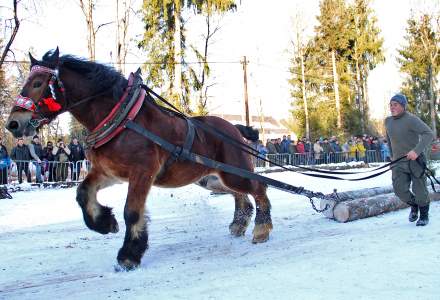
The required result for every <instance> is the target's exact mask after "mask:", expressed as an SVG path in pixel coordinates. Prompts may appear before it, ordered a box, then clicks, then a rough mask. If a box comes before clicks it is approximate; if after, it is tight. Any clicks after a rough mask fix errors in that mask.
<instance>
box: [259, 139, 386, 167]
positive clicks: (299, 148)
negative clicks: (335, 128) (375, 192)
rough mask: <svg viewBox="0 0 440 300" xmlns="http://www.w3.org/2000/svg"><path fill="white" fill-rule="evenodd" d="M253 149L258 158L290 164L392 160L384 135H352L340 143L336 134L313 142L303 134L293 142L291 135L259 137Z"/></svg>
mask: <svg viewBox="0 0 440 300" xmlns="http://www.w3.org/2000/svg"><path fill="white" fill-rule="evenodd" d="M256 149H257V151H258V152H259V155H260V156H261V157H267V158H269V159H271V158H278V161H277V162H279V159H281V162H282V163H286V160H287V159H288V158H290V160H289V162H290V163H292V164H321V163H335V162H350V161H367V155H369V156H370V157H369V159H368V161H377V162H383V161H391V154H390V148H389V146H388V142H387V140H386V139H384V138H378V137H373V136H368V135H366V134H364V135H362V136H352V137H351V138H350V139H348V140H347V141H345V142H344V143H341V142H340V141H339V139H338V138H337V137H336V136H332V137H330V138H326V137H321V138H319V139H316V140H315V141H314V142H313V143H312V141H310V140H309V139H307V138H306V137H303V138H301V139H298V140H297V141H293V140H292V139H291V136H290V135H287V136H283V138H282V139H281V138H277V139H267V141H266V144H265V145H264V144H263V142H262V141H261V140H260V141H258V144H257V145H256Z"/></svg>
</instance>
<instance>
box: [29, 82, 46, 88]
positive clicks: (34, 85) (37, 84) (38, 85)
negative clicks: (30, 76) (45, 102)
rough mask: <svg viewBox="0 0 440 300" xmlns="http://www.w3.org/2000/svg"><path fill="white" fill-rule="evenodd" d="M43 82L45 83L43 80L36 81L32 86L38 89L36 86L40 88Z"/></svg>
mask: <svg viewBox="0 0 440 300" xmlns="http://www.w3.org/2000/svg"><path fill="white" fill-rule="evenodd" d="M42 84H43V83H42V82H41V81H35V82H34V83H33V84H32V87H33V88H34V89H36V88H39V87H40V86H41V85H42Z"/></svg>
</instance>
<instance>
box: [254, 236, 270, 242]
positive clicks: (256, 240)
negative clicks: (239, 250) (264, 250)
mask: <svg viewBox="0 0 440 300" xmlns="http://www.w3.org/2000/svg"><path fill="white" fill-rule="evenodd" d="M268 240H269V234H267V235H266V236H258V237H257V236H254V238H253V239H252V244H260V243H265V242H267V241H268Z"/></svg>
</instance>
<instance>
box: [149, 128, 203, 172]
mask: <svg viewBox="0 0 440 300" xmlns="http://www.w3.org/2000/svg"><path fill="white" fill-rule="evenodd" d="M185 120H186V126H187V130H186V137H185V142H184V143H183V146H175V148H174V149H173V151H171V152H170V156H168V159H167V161H166V162H165V164H164V165H163V166H162V168H161V170H160V171H159V174H158V175H157V178H160V177H162V176H163V175H164V174H165V172H166V171H167V170H168V168H169V167H170V166H171V165H172V164H173V163H175V162H176V161H177V160H185V159H186V158H187V157H189V154H190V153H191V152H190V150H191V148H192V145H193V143H194V136H195V129H194V124H193V123H192V122H191V120H190V119H185Z"/></svg>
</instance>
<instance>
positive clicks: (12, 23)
mask: <svg viewBox="0 0 440 300" xmlns="http://www.w3.org/2000/svg"><path fill="white" fill-rule="evenodd" d="M18 3H19V1H18V0H13V1H12V6H13V17H12V18H10V19H6V20H5V23H6V24H5V28H7V27H9V28H11V35H10V36H9V39H8V42H7V43H6V45H5V47H4V48H3V51H2V56H1V58H0V69H2V67H3V63H4V62H5V59H6V56H7V55H8V52H9V51H11V46H12V43H13V42H14V40H15V37H16V36H17V33H18V29H19V28H20V20H19V19H18V13H17V7H18Z"/></svg>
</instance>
